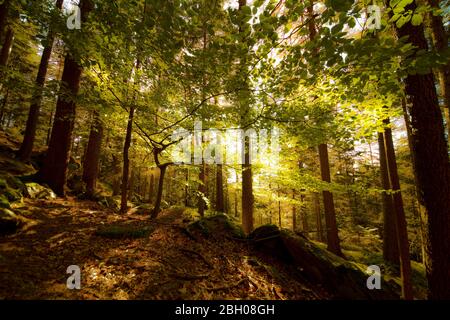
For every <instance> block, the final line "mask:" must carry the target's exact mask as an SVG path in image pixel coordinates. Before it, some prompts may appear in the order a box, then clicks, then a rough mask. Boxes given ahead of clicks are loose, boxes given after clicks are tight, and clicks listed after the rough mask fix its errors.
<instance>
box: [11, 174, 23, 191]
mask: <svg viewBox="0 0 450 320" xmlns="http://www.w3.org/2000/svg"><path fill="white" fill-rule="evenodd" d="M6 182H7V183H8V186H9V187H11V188H13V189H14V190H19V191H20V192H25V190H26V187H25V184H24V183H23V182H22V180H21V179H20V178H19V177H16V176H13V175H10V174H8V175H6Z"/></svg>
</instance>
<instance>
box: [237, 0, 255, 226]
mask: <svg viewBox="0 0 450 320" xmlns="http://www.w3.org/2000/svg"><path fill="white" fill-rule="evenodd" d="M246 5H247V0H239V10H242V8H243V7H244V6H246ZM239 32H242V26H240V27H239ZM241 64H242V68H245V67H246V64H247V57H246V56H245V55H244V57H242V63H241ZM243 85H244V87H246V88H247V87H248V79H243ZM248 94H249V91H246V90H243V91H242V95H243V96H242V97H240V98H241V99H240V100H241V102H242V109H241V124H242V125H244V124H245V121H246V120H247V118H248V112H249V111H250V105H249V99H248V96H247V95H248ZM250 149H251V142H250V137H244V141H243V145H242V152H243V153H244V163H243V164H242V228H243V230H244V233H245V234H249V233H250V232H252V231H253V204H254V197H253V174H252V164H251V161H250V152H251V151H250Z"/></svg>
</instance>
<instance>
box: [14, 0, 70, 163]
mask: <svg viewBox="0 0 450 320" xmlns="http://www.w3.org/2000/svg"><path fill="white" fill-rule="evenodd" d="M63 1H64V0H57V1H56V8H57V10H61V8H62V5H63ZM53 41H54V34H53V32H52V30H49V32H48V35H47V44H46V46H45V48H44V51H43V52H42V57H41V62H40V64H39V71H38V74H37V78H36V91H35V92H34V94H33V98H32V100H31V105H30V110H29V113H28V119H27V124H26V128H25V135H24V137H23V142H22V145H21V146H20V149H19V151H18V153H17V155H18V157H19V159H20V160H22V161H28V160H29V159H30V156H31V152H32V151H33V144H34V140H35V137H36V128H37V125H38V120H39V110H40V108H41V103H42V90H43V88H44V84H45V79H46V76H47V70H48V63H49V61H50V56H51V54H52V49H53Z"/></svg>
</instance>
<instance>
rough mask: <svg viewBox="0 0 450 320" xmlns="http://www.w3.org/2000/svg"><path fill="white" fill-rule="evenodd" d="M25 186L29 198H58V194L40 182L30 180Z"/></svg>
mask: <svg viewBox="0 0 450 320" xmlns="http://www.w3.org/2000/svg"><path fill="white" fill-rule="evenodd" d="M25 187H26V192H25V195H26V196H27V197H28V198H31V199H44V200H51V199H56V194H55V193H54V192H53V191H52V190H51V189H50V188H47V187H44V186H42V185H40V184H38V183H35V182H29V183H26V184H25Z"/></svg>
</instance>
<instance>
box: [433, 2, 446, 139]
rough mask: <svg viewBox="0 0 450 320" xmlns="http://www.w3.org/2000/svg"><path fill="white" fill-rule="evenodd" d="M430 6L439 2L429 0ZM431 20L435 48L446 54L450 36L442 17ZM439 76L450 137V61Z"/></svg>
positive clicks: (442, 68) (436, 6) (434, 17)
mask: <svg viewBox="0 0 450 320" xmlns="http://www.w3.org/2000/svg"><path fill="white" fill-rule="evenodd" d="M428 4H429V5H430V6H431V7H432V8H436V9H438V8H439V0H428ZM430 20H431V31H432V32H431V35H432V38H433V44H434V47H435V48H436V50H437V51H438V52H441V53H443V54H445V50H447V49H448V35H447V32H446V31H445V28H444V24H443V22H442V16H440V15H437V16H435V15H433V14H430ZM438 75H439V87H440V89H441V94H442V98H443V100H444V108H445V109H447V110H446V111H447V112H446V114H447V116H448V117H447V130H448V136H449V137H450V112H449V108H450V61H447V64H446V65H444V66H442V67H441V68H440V69H439V71H438Z"/></svg>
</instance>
